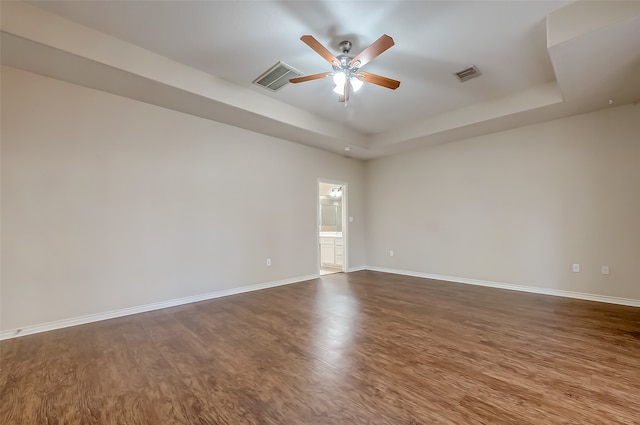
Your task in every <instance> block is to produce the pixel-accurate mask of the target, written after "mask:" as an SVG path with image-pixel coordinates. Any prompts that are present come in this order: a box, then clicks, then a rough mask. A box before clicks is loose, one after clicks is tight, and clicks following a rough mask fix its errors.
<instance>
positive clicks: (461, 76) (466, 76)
mask: <svg viewBox="0 0 640 425" xmlns="http://www.w3.org/2000/svg"><path fill="white" fill-rule="evenodd" d="M481 75H482V73H481V72H480V71H479V70H478V68H476V66H475V65H473V66H470V67H469V68H467V69H463V70H462V71H460V72H456V76H457V77H458V80H460V82H461V83H463V82H465V81H467V80H470V79H472V78H476V77H479V76H481Z"/></svg>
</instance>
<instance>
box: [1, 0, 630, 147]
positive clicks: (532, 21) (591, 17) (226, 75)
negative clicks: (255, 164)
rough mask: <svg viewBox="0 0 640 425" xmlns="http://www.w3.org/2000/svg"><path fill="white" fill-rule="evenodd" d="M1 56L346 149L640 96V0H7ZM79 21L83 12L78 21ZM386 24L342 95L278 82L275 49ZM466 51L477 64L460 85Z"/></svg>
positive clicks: (418, 142)
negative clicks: (271, 82) (376, 81)
mask: <svg viewBox="0 0 640 425" xmlns="http://www.w3.org/2000/svg"><path fill="white" fill-rule="evenodd" d="M2 7H3V13H2V61H3V64H6V65H9V66H15V67H18V68H22V69H27V70H30V71H33V72H37V73H40V74H44V75H49V76H52V77H54V78H60V79H63V80H66V81H70V82H74V83H77V84H82V85H85V86H88V87H93V88H97V89H100V90H105V91H109V92H112V93H116V94H119V95H123V96H128V97H131V98H134V99H139V100H142V101H146V102H149V103H154V104H158V105H160V106H164V107H168V108H172V109H176V110H180V111H183V112H187V113H191V114H193V115H198V116H202V117H205V118H208V119H213V120H216V121H221V122H226V123H229V124H231V125H236V126H240V127H244V128H248V129H250V130H252V131H258V132H262V133H264V134H268V135H273V136H276V137H281V138H284V139H287V140H291V141H294V142H298V143H303V144H308V145H312V146H317V147H320V148H322V149H326V150H330V151H335V152H344V151H343V149H344V147H346V146H349V147H350V148H351V151H350V152H349V153H348V155H349V156H353V157H356V158H363V159H366V158H373V157H378V156H382V155H387V154H392V153H395V152H400V151H404V150H407V149H413V148H416V147H420V146H426V145H430V144H435V143H442V142H447V141H451V140H456V139H459V138H462V137H471V136H474V135H478V134H483V133H487V132H491V131H498V130H502V129H507V128H512V127H515V126H519V125H523V124H528V123H534V122H539V121H542V120H549V119H553V118H558V117H562V116H568V115H572V114H577V113H581V112H586V111H591V110H595V109H599V108H604V107H608V105H609V103H608V101H609V99H612V100H614V102H615V103H614V104H615V105H618V104H623V103H629V102H636V101H638V100H639V99H640V2H614V1H603V2H593V1H589V2H586V1H585V2H582V1H580V2H575V3H574V2H567V1H562V2H554V1H545V2H542V1H530V2H529V1H518V2H504V1H496V2H486V1H470V2H462V1H455V2H452V1H442V2H437V1H423V2H421V1H376V2H366V1H342V2H336V1H212V2H202V1H199V2H189V1H169V2H160V1H123V2H115V1H90V2H89V1H86V2H81V1H69V2H67V1H31V2H28V4H24V3H21V2H20V3H11V4H8V3H7V2H3V4H2ZM78 24H79V25H78ZM383 33H386V34H389V35H391V36H392V37H393V38H394V40H395V43H396V45H395V46H394V47H392V48H391V49H390V50H388V51H387V52H385V53H383V54H382V55H381V56H379V57H378V58H376V59H375V60H374V61H373V62H371V63H370V64H368V65H366V67H365V68H364V70H366V71H369V72H373V73H376V74H380V75H384V76H388V77H391V78H394V79H397V80H400V81H401V82H402V84H401V86H400V88H399V89H398V90H395V91H392V90H387V89H384V88H381V87H378V86H374V85H365V86H364V88H363V89H362V90H361V91H360V92H358V93H357V94H355V95H354V96H353V97H352V99H351V101H350V102H349V104H348V105H347V106H346V107H344V106H343V105H342V104H339V103H338V102H337V96H336V95H335V94H334V93H333V92H332V90H331V89H332V87H333V86H332V84H331V81H330V79H325V80H318V81H313V82H307V83H303V84H297V85H291V84H290V85H287V86H285V87H284V88H283V89H282V90H280V91H278V92H276V93H271V92H269V91H267V90H265V89H262V88H260V87H257V86H255V85H253V84H252V83H251V82H252V81H253V80H254V79H255V78H256V77H257V76H259V75H260V74H261V73H262V72H264V71H265V70H266V69H268V68H269V67H271V66H272V65H274V64H275V63H276V62H278V61H283V62H285V63H287V64H289V65H291V66H293V67H294V68H297V69H299V70H300V71H302V72H303V73H304V74H312V73H318V72H323V71H330V70H331V69H330V66H329V64H328V63H327V62H325V61H324V60H323V59H322V58H321V57H320V56H318V55H317V54H316V53H315V52H313V51H312V50H311V49H310V48H309V47H307V46H306V45H305V44H304V43H302V42H301V41H300V40H299V38H300V36H301V35H303V34H311V35H313V36H314V37H316V38H317V39H318V40H319V41H320V42H321V43H323V44H324V45H325V46H327V47H328V48H329V49H330V50H332V51H334V52H335V53H336V54H338V53H339V52H338V47H337V46H338V43H339V42H340V41H342V40H350V41H351V42H352V43H353V48H352V53H356V54H357V53H358V52H359V51H360V50H362V49H363V48H365V47H366V46H368V45H369V44H370V43H371V42H373V41H375V40H376V39H377V38H378V37H379V36H380V35H382V34H383ZM470 65H476V66H477V67H478V68H479V69H480V70H481V72H482V76H481V77H480V78H477V79H474V80H470V81H468V82H465V83H460V82H459V81H458V80H457V79H456V77H455V75H454V73H455V72H457V71H460V70H462V69H464V68H466V67H468V66H470Z"/></svg>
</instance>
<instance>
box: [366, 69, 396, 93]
mask: <svg viewBox="0 0 640 425" xmlns="http://www.w3.org/2000/svg"><path fill="white" fill-rule="evenodd" d="M356 78H357V79H358V80H360V81H364V82H365V83H371V84H376V85H378V86H382V87H386V88H388V89H391V90H395V89H397V88H398V87H400V81H398V80H392V79H391V78H387V77H382V76H380V75H376V74H371V73H370V72H364V71H360V72H358V75H356Z"/></svg>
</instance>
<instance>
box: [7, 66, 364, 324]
mask: <svg viewBox="0 0 640 425" xmlns="http://www.w3.org/2000/svg"><path fill="white" fill-rule="evenodd" d="M1 136H2V240H1V242H2V286H1V292H0V294H1V323H0V329H2V330H8V329H16V328H19V327H24V326H28V325H35V324H42V323H46V322H50V321H55V320H61V319H68V318H73V317H78V316H83V315H88V314H95V313H101V312H105V311H109V310H117V309H122V308H127V307H134V306H140V305H145V304H150V303H155V302H161V301H165V300H170V299H175V298H180V297H187V296H192V295H198V294H204V293H209V292H215V291H219V290H224V289H228V288H233V287H240V286H244V285H250V284H256V283H263V282H272V281H277V280H282V279H288V278H295V277H298V276H305V275H310V274H315V273H317V267H318V266H317V246H316V244H317V221H316V220H317V216H316V208H317V202H318V200H317V179H318V178H328V179H333V180H339V181H345V182H347V183H348V184H349V214H350V215H352V216H354V217H355V221H354V223H352V224H351V225H350V229H349V236H350V239H349V242H350V250H349V254H350V255H349V260H350V266H351V267H358V266H362V265H363V264H364V220H363V219H364V217H363V186H362V185H363V176H364V174H363V172H364V171H363V164H362V163H361V162H360V161H356V160H350V159H346V158H344V157H341V156H338V155H334V154H331V153H327V152H324V151H320V150H316V149H313V148H309V147H306V146H301V145H298V144H294V143H289V142H286V141H283V140H279V139H275V138H272V137H268V136H263V135H260V134H257V133H253V132H249V131H246V130H241V129H238V128H234V127H230V126H227V125H223V124H219V123H216V122H212V121H208V120H205V119H201V118H197V117H193V116H189V115H186V114H182V113H178V112H175V111H171V110H167V109H163V108H160V107H156V106H152V105H149V104H145V103H141V102H137V101H133V100H130V99H126V98H123V97H118V96H114V95H110V94H106V93H103V92H99V91H95V90H91V89H87V88H83V87H80V86H75V85H71V84H68V83H64V82H61V81H57V80H53V79H49V78H44V77H41V76H37V75H35V74H31V73H27V72H23V71H18V70H15V69H11V68H2V133H1ZM274 188H275V190H274ZM266 258H272V260H273V266H272V267H270V268H267V267H266V266H265V259H266Z"/></svg>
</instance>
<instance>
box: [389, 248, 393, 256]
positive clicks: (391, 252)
mask: <svg viewBox="0 0 640 425" xmlns="http://www.w3.org/2000/svg"><path fill="white" fill-rule="evenodd" d="M389 257H393V249H392V250H391V251H389Z"/></svg>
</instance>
